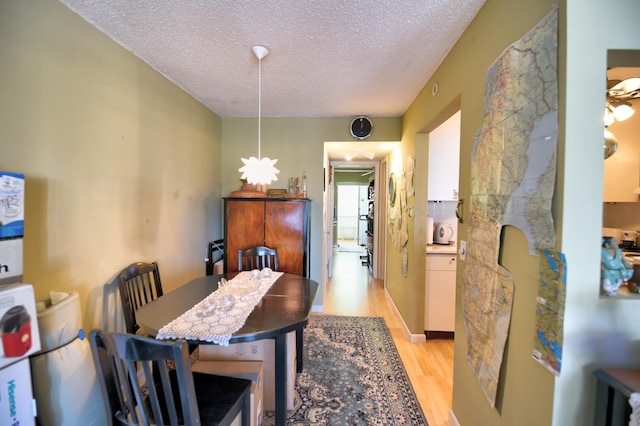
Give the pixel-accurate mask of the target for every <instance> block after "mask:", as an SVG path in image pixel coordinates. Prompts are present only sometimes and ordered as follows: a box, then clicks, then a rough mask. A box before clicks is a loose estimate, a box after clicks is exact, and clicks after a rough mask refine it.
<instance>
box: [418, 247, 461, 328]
mask: <svg viewBox="0 0 640 426" xmlns="http://www.w3.org/2000/svg"><path fill="white" fill-rule="evenodd" d="M455 316H456V255H455V254H427V270H426V288H425V316H424V329H425V333H426V335H427V338H433V337H445V336H447V335H451V334H452V333H453V331H454V330H455Z"/></svg>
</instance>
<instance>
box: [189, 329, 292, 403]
mask: <svg viewBox="0 0 640 426" xmlns="http://www.w3.org/2000/svg"><path fill="white" fill-rule="evenodd" d="M199 351H200V355H199V358H198V359H199V360H200V361H263V362H264V409H265V410H269V411H273V410H275V394H276V392H275V383H276V381H275V340H273V339H265V340H256V341H254V342H246V343H233V344H230V345H229V346H218V345H200V349H199ZM287 372H288V373H289V374H287V410H293V393H294V391H295V384H296V332H295V331H292V332H290V333H288V334H287Z"/></svg>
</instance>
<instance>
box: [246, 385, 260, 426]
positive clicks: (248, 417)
mask: <svg viewBox="0 0 640 426" xmlns="http://www.w3.org/2000/svg"><path fill="white" fill-rule="evenodd" d="M252 409H253V407H251V389H247V391H246V392H245V393H244V403H243V404H242V426H249V425H250V424H251V414H252V413H251V411H252ZM256 414H261V413H256ZM256 423H257V424H261V423H262V422H261V421H260V420H258V421H257V422H256Z"/></svg>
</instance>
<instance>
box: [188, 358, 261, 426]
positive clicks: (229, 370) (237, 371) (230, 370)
mask: <svg viewBox="0 0 640 426" xmlns="http://www.w3.org/2000/svg"><path fill="white" fill-rule="evenodd" d="M191 369H192V370H193V371H197V372H200V373H209V374H217V375H219V376H228V377H236V378H239V379H247V380H251V422H250V424H251V426H262V419H263V395H264V391H263V386H264V372H263V364H262V361H200V360H198V362H196V363H195V364H193V365H192V366H191Z"/></svg>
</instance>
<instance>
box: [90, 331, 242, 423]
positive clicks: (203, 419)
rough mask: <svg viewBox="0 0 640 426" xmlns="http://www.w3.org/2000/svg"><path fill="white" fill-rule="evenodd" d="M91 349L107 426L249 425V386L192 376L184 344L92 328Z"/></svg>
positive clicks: (228, 379) (210, 376)
mask: <svg viewBox="0 0 640 426" xmlns="http://www.w3.org/2000/svg"><path fill="white" fill-rule="evenodd" d="M89 344H90V346H91V353H92V357H93V361H94V365H95V368H96V373H97V378H98V381H99V384H100V389H101V391H102V396H103V401H104V407H105V410H106V415H107V425H109V426H111V425H114V424H115V425H149V424H156V425H178V424H180V425H221V426H225V425H230V424H232V423H233V422H234V420H235V419H236V417H237V416H238V414H241V415H242V425H243V426H248V425H249V419H250V413H251V411H250V410H251V408H250V388H251V381H250V380H245V379H239V378H233V377H226V376H218V375H213V374H207V373H197V372H193V371H192V370H191V362H190V361H189V354H188V350H187V343H186V342H185V341H184V340H177V341H172V342H169V341H160V340H156V339H153V338H150V337H144V336H137V335H135V334H127V333H111V332H103V331H101V330H97V329H94V330H91V332H90V333H89Z"/></svg>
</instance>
